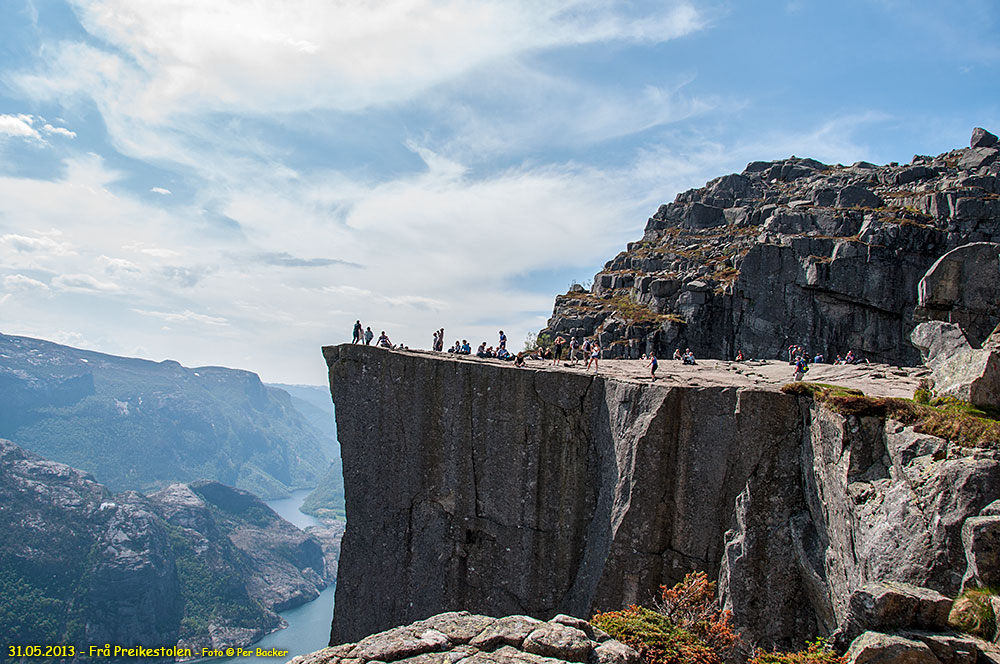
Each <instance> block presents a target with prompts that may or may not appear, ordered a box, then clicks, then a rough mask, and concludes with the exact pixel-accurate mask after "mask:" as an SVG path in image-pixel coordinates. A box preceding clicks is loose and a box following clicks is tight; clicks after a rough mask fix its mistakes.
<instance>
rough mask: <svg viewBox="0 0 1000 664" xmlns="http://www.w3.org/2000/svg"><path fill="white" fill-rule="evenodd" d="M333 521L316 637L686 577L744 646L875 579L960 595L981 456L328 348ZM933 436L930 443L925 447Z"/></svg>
mask: <svg viewBox="0 0 1000 664" xmlns="http://www.w3.org/2000/svg"><path fill="white" fill-rule="evenodd" d="M324 355H325V357H326V360H327V363H328V365H329V369H330V385H331V391H332V394H333V399H334V402H335V403H336V412H337V428H338V432H339V437H340V443H341V446H342V454H343V461H344V480H345V487H346V495H347V515H348V526H347V531H346V533H345V535H344V540H343V549H342V554H341V559H340V571H339V575H338V583H337V594H336V603H335V609H334V620H333V631H332V642H337V643H339V642H342V641H352V640H357V639H359V638H361V637H363V636H365V635H367V634H369V633H372V632H376V631H379V630H382V629H385V628H387V627H391V626H393V625H397V624H403V623H408V622H412V621H413V620H417V619H420V618H425V617H427V616H430V615H433V614H435V613H439V612H442V611H448V610H459V609H465V610H469V611H472V612H477V613H486V614H492V615H505V614H508V613H527V614H530V615H534V616H537V617H540V618H549V617H551V616H553V615H555V614H556V613H569V614H573V615H590V614H591V613H592V612H593V611H595V610H600V609H612V608H618V607H621V606H622V605H624V604H628V603H631V602H647V601H649V600H650V599H651V598H652V597H653V596H654V595H655V594H656V593H657V591H658V588H659V586H660V585H661V584H672V583H674V582H676V581H678V580H680V579H681V578H683V576H684V574H685V573H687V572H690V571H693V570H706V571H708V573H709V574H710V575H712V576H713V577H714V576H718V577H719V579H720V590H721V591H722V593H723V596H724V600H725V602H726V605H727V606H728V607H729V608H731V609H732V610H733V612H734V616H735V618H736V621H737V623H738V624H739V625H740V626H741V627H742V628H744V629H745V630H747V632H748V636H749V637H750V638H751V639H752V640H754V641H756V642H758V643H775V644H790V643H792V642H801V639H802V638H804V637H807V636H810V635H813V634H816V633H828V632H830V631H832V630H834V629H835V628H836V627H837V626H838V625H839V624H840V623H841V622H842V621H843V620H844V617H845V615H846V611H847V604H846V602H847V598H848V597H849V595H850V593H851V592H852V591H853V590H855V589H857V588H859V587H860V586H861V585H863V584H865V583H868V582H871V581H882V580H898V581H910V582H916V583H920V584H922V585H928V586H930V587H933V588H937V589H939V590H942V591H945V592H954V591H955V590H956V589H957V584H958V581H959V580H960V578H961V574H962V572H963V571H964V559H963V558H962V551H961V540H960V536H959V532H958V529H960V528H961V524H962V522H963V521H964V519H965V517H966V516H970V515H973V514H975V513H977V512H978V510H979V509H981V508H982V507H983V506H984V505H985V504H986V503H988V502H989V501H990V500H992V497H995V496H996V495H997V490H998V488H1000V472H998V464H997V461H996V459H995V458H994V457H993V456H992V455H991V453H987V452H982V453H968V454H966V453H964V452H962V453H959V452H957V451H954V450H949V449H948V448H947V445H945V444H944V442H943V441H939V440H938V439H934V438H931V437H929V436H917V435H915V434H913V433H912V432H909V431H906V430H900V431H898V432H897V431H896V430H895V429H896V425H895V424H893V423H889V424H888V425H887V424H886V423H885V422H884V421H882V420H880V419H877V418H860V419H859V418H853V417H851V418H843V417H841V416H839V415H835V414H833V413H830V412H827V411H823V410H821V409H820V408H819V407H818V406H815V405H814V404H812V402H811V401H810V400H808V399H804V398H800V397H794V396H790V395H786V394H782V393H780V392H777V391H773V390H772V391H767V390H763V389H757V388H750V387H737V386H733V387H712V388H694V387H667V386H664V385H650V384H648V383H639V382H635V381H624V380H616V379H613V378H605V377H603V376H592V375H583V374H579V373H569V372H562V371H558V370H547V369H542V370H524V369H515V368H513V367H510V366H503V365H500V364H497V363H487V362H479V361H476V360H465V359H461V358H446V357H443V356H440V355H429V354H418V353H398V352H390V351H385V350H382V349H377V348H372V347H364V346H357V345H345V346H338V347H327V348H324ZM935 441H936V442H935Z"/></svg>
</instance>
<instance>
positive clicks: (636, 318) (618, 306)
mask: <svg viewBox="0 0 1000 664" xmlns="http://www.w3.org/2000/svg"><path fill="white" fill-rule="evenodd" d="M608 304H609V305H610V306H611V307H614V309H615V311H617V312H618V315H620V316H621V317H622V318H624V319H625V320H626V321H627V322H628V323H631V324H633V325H635V324H637V323H659V322H660V321H662V320H663V319H664V318H665V316H664V315H663V314H658V313H656V312H655V311H653V310H652V309H650V308H649V307H647V306H646V305H644V304H639V303H638V302H634V301H632V299H631V298H630V297H629V296H627V295H616V296H615V297H612V298H611V299H609V300H608Z"/></svg>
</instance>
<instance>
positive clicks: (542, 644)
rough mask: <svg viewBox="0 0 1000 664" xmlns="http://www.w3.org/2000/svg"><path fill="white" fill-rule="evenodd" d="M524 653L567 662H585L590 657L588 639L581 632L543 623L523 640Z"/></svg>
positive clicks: (555, 624)
mask: <svg viewBox="0 0 1000 664" xmlns="http://www.w3.org/2000/svg"><path fill="white" fill-rule="evenodd" d="M521 648H522V649H523V650H524V651H525V652H530V653H534V654H535V655H541V656H542V657H553V658H556V659H563V660H566V661H569V662H586V661H587V657H588V656H589V655H590V652H591V650H593V648H592V647H591V642H590V639H589V638H587V635H586V634H585V633H584V632H582V631H581V630H579V629H577V628H575V627H570V626H568V625H562V624H560V623H552V622H549V623H544V624H542V625H540V626H539V627H537V628H535V629H534V630H533V631H532V632H531V634H528V636H527V637H525V639H524V643H523V644H522V646H521Z"/></svg>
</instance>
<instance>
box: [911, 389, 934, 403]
mask: <svg viewBox="0 0 1000 664" xmlns="http://www.w3.org/2000/svg"><path fill="white" fill-rule="evenodd" d="M913 400H914V401H916V402H917V403H922V404H928V403H930V402H931V392H930V390H925V389H923V388H920V387H918V388H917V389H916V390H914V392H913Z"/></svg>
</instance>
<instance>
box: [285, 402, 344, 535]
mask: <svg viewBox="0 0 1000 664" xmlns="http://www.w3.org/2000/svg"><path fill="white" fill-rule="evenodd" d="M272 387H277V388H280V389H282V390H285V391H286V392H288V393H289V394H290V395H291V397H292V405H294V406H295V407H296V408H297V409H298V410H299V412H300V413H302V415H303V416H304V417H305V418H306V419H307V420H309V422H310V423H312V424H313V426H315V427H316V428H317V429H318V430H319V431H321V432H323V433H324V434H325V438H324V441H325V442H326V443H327V447H325V448H324V450H326V452H327V454H328V455H329V456H330V457H331V458H332V461H331V462H330V467H329V468H328V469H327V471H326V474H324V475H323V477H322V478H321V479H320V481H319V484H317V485H316V488H315V489H313V492H312V493H310V494H309V495H308V496H306V499H305V500H304V501H302V507H300V508H299V509H300V510H301V511H303V512H305V513H306V514H312V515H313V516H315V517H319V518H324V519H336V520H340V521H342V520H344V518H345V515H346V512H345V505H344V469H343V467H342V463H341V460H340V443H338V442H337V422H336V420H335V419H334V416H333V402H332V401H331V400H330V388H329V387H318V386H314V385H284V384H281V383H273V384H272Z"/></svg>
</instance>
